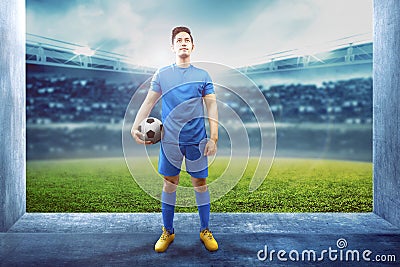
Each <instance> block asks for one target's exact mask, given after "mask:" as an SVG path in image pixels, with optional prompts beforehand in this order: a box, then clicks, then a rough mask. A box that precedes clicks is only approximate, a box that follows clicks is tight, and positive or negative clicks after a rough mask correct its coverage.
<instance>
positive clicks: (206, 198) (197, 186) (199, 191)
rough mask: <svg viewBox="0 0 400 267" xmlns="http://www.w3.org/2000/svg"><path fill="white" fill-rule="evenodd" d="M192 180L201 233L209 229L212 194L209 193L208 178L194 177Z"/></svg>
mask: <svg viewBox="0 0 400 267" xmlns="http://www.w3.org/2000/svg"><path fill="white" fill-rule="evenodd" d="M191 179H192V185H193V187H194V191H195V194H196V203H197V209H198V211H199V216H200V231H203V230H204V229H206V228H208V222H209V220H210V192H209V191H208V187H207V182H206V178H195V177H193V176H192V177H191Z"/></svg>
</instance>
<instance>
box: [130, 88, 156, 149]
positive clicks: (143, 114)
mask: <svg viewBox="0 0 400 267" xmlns="http://www.w3.org/2000/svg"><path fill="white" fill-rule="evenodd" d="M160 97H161V94H160V93H157V92H155V91H153V90H149V92H148V93H147V96H146V98H145V99H144V101H143V103H142V105H141V106H140V109H139V111H138V113H137V114H136V118H135V121H134V122H133V126H132V129H131V135H132V137H133V138H134V139H135V141H136V143H138V144H151V142H150V141H143V140H144V138H143V134H142V133H141V132H139V130H138V128H139V124H140V123H141V122H142V121H143V120H144V119H145V118H147V117H148V116H149V114H150V112H151V110H152V109H153V107H154V106H155V104H156V102H157V100H158V99H159V98H160ZM141 138H142V139H143V140H142V139H141Z"/></svg>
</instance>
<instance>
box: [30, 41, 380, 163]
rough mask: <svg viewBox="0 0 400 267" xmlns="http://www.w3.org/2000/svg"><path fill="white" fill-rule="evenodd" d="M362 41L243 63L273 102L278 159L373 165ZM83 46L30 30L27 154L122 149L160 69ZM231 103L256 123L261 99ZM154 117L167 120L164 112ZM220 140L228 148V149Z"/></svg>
mask: <svg viewBox="0 0 400 267" xmlns="http://www.w3.org/2000/svg"><path fill="white" fill-rule="evenodd" d="M363 38H365V36H353V37H348V38H344V39H342V40H337V41H335V42H332V43H331V44H330V45H331V46H332V47H333V48H331V50H327V51H321V52H318V53H315V54H312V55H298V51H297V50H291V51H284V52H279V53H275V54H270V55H268V57H265V61H266V62H265V63H259V64H253V65H250V66H245V67H241V68H238V70H239V71H240V72H242V73H243V74H245V75H247V76H248V77H249V78H250V79H252V80H253V81H254V82H255V83H256V84H257V86H258V88H259V90H260V91H261V92H262V94H263V95H264V97H265V99H266V100H267V101H268V103H269V106H270V109H271V111H272V113H273V116H274V119H275V123H276V126H277V128H278V131H277V135H278V136H277V139H278V144H277V147H278V151H277V153H278V155H281V154H282V155H285V156H289V157H298V156H299V153H301V155H302V156H305V155H306V156H313V157H321V158H336V159H351V160H362V161H371V159H372V152H371V151H372V147H371V144H372V43H371V42H366V41H365V40H363ZM360 40H361V41H360ZM81 50H82V46H79V45H74V44H71V43H67V42H63V41H58V40H54V39H50V38H46V37H41V36H37V35H31V34H27V47H26V63H27V125H28V126H27V139H28V150H27V153H28V154H27V155H28V159H46V158H48V159H49V158H73V157H79V156H81V157H82V156H84V157H94V156H102V157H109V156H118V155H121V154H120V153H121V150H122V149H121V142H120V136H121V127H122V126H121V125H122V123H123V119H124V114H125V111H126V108H127V106H128V103H129V100H130V99H131V97H132V95H133V94H134V93H135V91H136V90H137V88H138V87H139V86H140V85H141V84H142V83H144V82H145V81H146V80H147V79H149V78H150V77H151V75H152V74H153V73H154V71H155V69H154V68H149V67H145V66H137V65H135V64H133V63H131V62H129V59H127V58H126V57H124V56H122V55H119V54H115V53H109V52H106V51H96V52H94V51H92V54H90V53H89V54H88V52H90V51H91V50H90V48H89V50H88V48H86V50H83V51H81ZM296 54H297V56H296ZM242 92H243V94H246V93H245V92H246V88H243V90H242ZM224 101H225V102H226V103H227V104H228V105H229V106H230V107H231V108H232V109H233V110H234V111H235V113H236V114H238V116H239V117H240V118H241V119H242V120H243V122H244V124H246V125H248V128H250V125H251V123H252V122H254V121H253V117H252V116H251V114H252V112H251V110H250V106H255V105H256V101H257V99H251V100H250V103H249V106H243V105H241V104H240V102H238V100H237V99H235V98H234V97H233V96H232V97H231V96H229V95H227V96H224ZM153 115H154V116H156V117H160V114H159V113H158V114H157V110H156V111H155V114H153ZM233 123H234V122H233ZM250 135H251V133H250ZM309 136H313V138H308V137H309ZM60 137H61V140H62V142H60ZM221 141H222V142H221V145H220V146H221V147H222V148H223V147H224V146H227V145H228V144H227V143H224V141H223V140H221ZM72 143H73V144H74V145H72ZM332 144H334V148H332ZM99 152H101V153H99Z"/></svg>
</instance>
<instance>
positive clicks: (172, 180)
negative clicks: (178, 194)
mask: <svg viewBox="0 0 400 267" xmlns="http://www.w3.org/2000/svg"><path fill="white" fill-rule="evenodd" d="M178 184H179V175H176V176H164V186H163V191H164V192H167V193H173V192H175V191H176V187H177V186H178Z"/></svg>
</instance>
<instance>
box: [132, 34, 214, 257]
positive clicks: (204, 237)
mask: <svg viewBox="0 0 400 267" xmlns="http://www.w3.org/2000/svg"><path fill="white" fill-rule="evenodd" d="M193 48H194V45H193V37H192V35H191V32H190V30H189V29H188V28H186V27H176V28H174V29H173V30H172V45H171V50H172V51H173V52H174V53H175V63H174V64H172V65H170V66H166V67H164V68H161V69H159V70H157V72H156V73H155V74H154V76H153V79H152V81H151V85H150V90H149V92H148V94H147V96H146V98H145V100H144V102H143V104H142V106H141V107H140V109H139V111H138V114H137V115H136V118H135V121H134V123H133V126H132V131H131V133H132V136H133V137H134V138H135V140H136V142H137V143H138V144H150V142H149V141H146V142H145V141H143V140H144V138H143V134H142V133H141V132H139V131H138V126H139V124H140V122H141V121H142V120H144V119H145V118H147V117H148V116H149V114H150V112H151V110H152V108H153V107H154V105H155V103H156V102H157V100H158V99H159V98H161V101H162V122H163V131H164V132H163V137H162V140H161V147H160V155H159V162H158V171H159V173H160V174H161V175H163V176H164V185H163V191H162V195H161V201H162V204H161V210H162V217H163V224H164V226H163V227H162V230H163V232H162V234H161V237H160V238H159V240H158V241H157V243H156V244H155V247H154V249H155V251H157V252H164V251H165V250H166V249H167V248H168V246H169V244H170V243H171V242H172V241H173V240H174V238H175V233H174V228H173V218H174V212H175V203H176V188H177V185H178V183H179V174H180V171H181V165H182V161H183V158H185V164H186V171H187V172H188V173H189V174H190V176H191V181H192V184H193V187H194V191H195V195H196V203H197V207H198V211H199V216H200V223H201V227H200V239H201V241H202V242H203V243H204V245H205V247H206V248H207V249H208V250H209V251H216V250H217V249H218V243H217V241H216V240H215V239H214V237H213V235H212V233H211V231H210V230H209V229H208V222H209V217H210V193H209V191H208V187H207V183H206V178H207V177H208V162H207V156H212V155H214V154H215V153H216V151H217V141H218V110H217V102H216V96H215V91H214V86H213V84H212V81H211V78H210V76H209V75H208V73H207V72H206V71H205V70H202V69H199V68H197V67H195V66H193V65H192V64H191V61H190V55H191V53H192V51H193ZM203 103H205V106H206V109H207V116H208V122H209V125H210V138H209V139H207V135H206V130H205V122H204V109H203Z"/></svg>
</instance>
